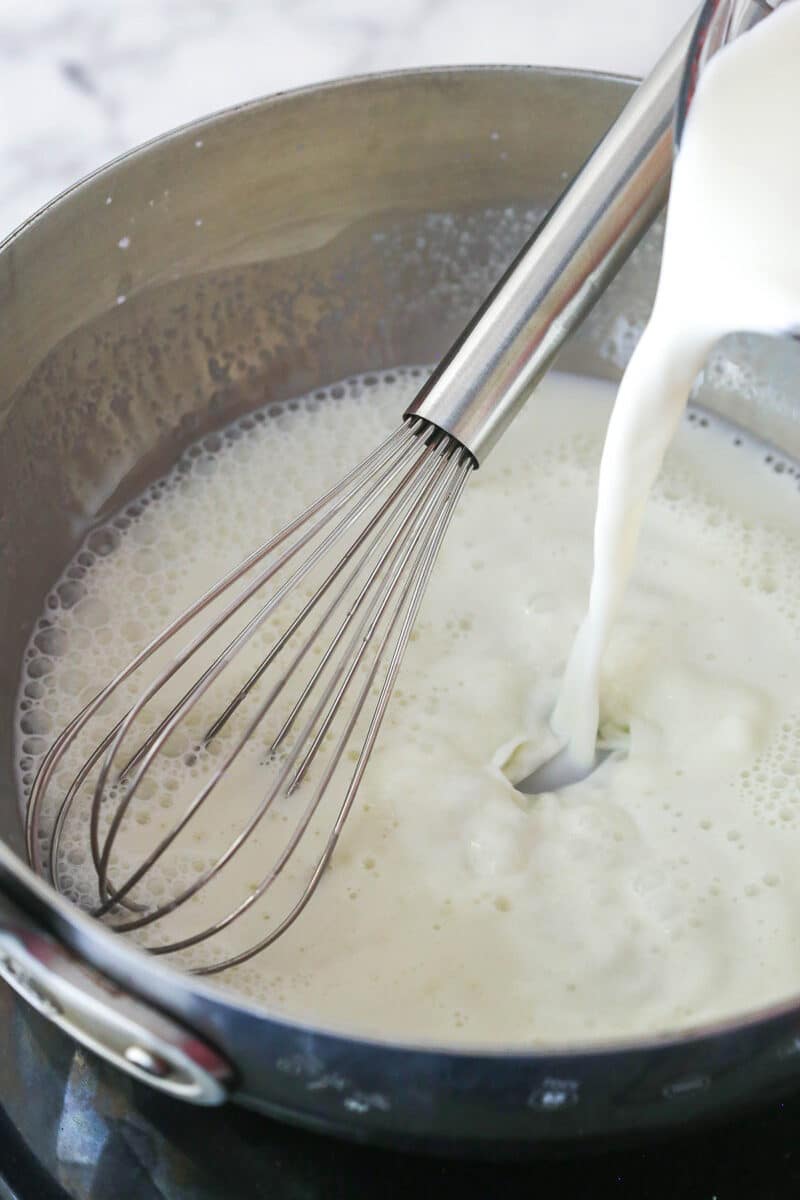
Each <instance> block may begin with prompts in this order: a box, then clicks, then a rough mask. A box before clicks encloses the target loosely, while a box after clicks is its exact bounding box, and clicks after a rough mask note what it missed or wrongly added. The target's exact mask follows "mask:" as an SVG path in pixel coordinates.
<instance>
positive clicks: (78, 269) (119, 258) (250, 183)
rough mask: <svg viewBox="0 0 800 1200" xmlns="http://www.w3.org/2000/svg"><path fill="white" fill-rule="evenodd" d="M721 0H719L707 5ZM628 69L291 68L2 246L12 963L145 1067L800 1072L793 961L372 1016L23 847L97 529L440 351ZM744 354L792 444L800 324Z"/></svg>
mask: <svg viewBox="0 0 800 1200" xmlns="http://www.w3.org/2000/svg"><path fill="white" fill-rule="evenodd" d="M722 7H723V5H722V4H721V3H720V0H714V2H712V3H710V4H709V5H707V6H706V19H708V18H710V17H713V16H714V14H715V13H718V11H719V10H721V9H722ZM753 7H758V6H753V5H749V6H748V9H749V8H753ZM705 28H706V29H707V28H708V23H706V26H705ZM687 45H688V35H687ZM530 54H531V57H534V58H535V56H536V46H535V45H533V46H531V47H530ZM676 62H677V60H676V61H673V62H672V63H671V66H669V70H668V72H667V74H665V75H664V76H663V77H662V84H661V87H662V90H661V92H660V93H659V94H660V97H661V101H660V102H661V104H662V108H661V110H660V111H659V112H657V113H656V114H655V116H656V117H657V120H656V121H655V123H654V125H653V129H652V133H653V137H652V138H651V141H650V142H649V143H648V145H649V149H648V154H649V155H651V157H650V159H649V162H650V166H651V175H650V177H649V183H648V185H647V189H646V196H647V199H646V203H644V204H643V207H642V224H644V223H645V221H646V220H649V219H650V218H651V217H652V216H653V215H654V213H655V211H656V209H657V207H658V205H659V204H660V202H661V201H662V200H663V196H664V192H665V186H666V177H667V174H668V169H669V161H670V154H671V134H670V128H671V126H670V115H671V109H672V106H673V104H674V100H675V96H676V95H677V88H678V82H679V78H678V72H677V66H676ZM668 65H669V64H668ZM670 88H671V89H672V90H671V91H670ZM631 91H632V85H631V84H630V83H629V82H627V81H624V80H619V79H612V78H609V77H601V76H597V75H589V74H578V73H574V72H562V71H544V70H535V69H531V70H527V69H489V68H480V69H478V68H476V69H463V70H462V69H458V70H442V71H423V72H412V73H404V74H395V75H384V76H377V77H373V78H367V79H362V80H355V81H350V82H344V83H339V84H333V85H329V86H325V87H318V88H311V89H308V90H305V91H301V92H296V93H293V94H291V95H286V96H278V97H275V98H273V99H269V100H265V101H262V102H258V103H255V104H252V105H247V106H244V107H242V108H238V109H234V110H232V111H229V112H226V113H222V114H221V115H219V116H216V117H212V118H210V119H208V120H205V121H200V122H197V123H196V124H193V125H192V126H189V127H187V128H185V129H182V130H179V131H177V132H176V133H173V134H170V135H168V136H167V137H164V138H162V139H159V140H158V141H156V142H153V143H151V144H150V145H148V146H146V147H144V148H142V149H140V150H138V151H135V152H134V153H132V154H130V155H127V156H126V157H124V158H122V159H120V160H119V161H118V162H116V163H113V164H111V165H110V166H108V167H106V168H105V169H103V170H102V171H100V172H98V173H97V174H95V175H93V176H92V177H91V178H89V179H88V180H86V181H84V182H83V183H81V184H79V185H78V186H77V187H75V188H73V189H72V190H71V191H70V192H68V193H67V194H66V195H65V196H63V197H62V198H60V199H59V200H57V201H55V202H54V203H53V204H51V205H50V206H49V207H47V208H46V209H45V210H44V211H43V212H41V213H40V214H39V215H38V216H37V217H36V218H34V219H33V220H32V221H31V222H29V223H28V224H27V225H26V226H24V227H23V228H22V229H21V230H19V231H18V232H17V233H16V234H15V235H14V236H13V237H12V238H10V239H9V240H8V241H7V242H6V243H5V244H4V245H3V247H2V248H1V249H0V363H1V364H2V375H1V376H0V630H2V639H3V640H2V654H0V728H1V729H2V753H0V836H2V839H3V840H2V843H0V973H2V975H3V976H4V977H5V979H6V980H7V981H8V982H9V983H10V984H11V986H12V987H14V988H15V989H16V990H17V991H18V992H19V993H20V995H22V996H23V997H24V998H25V999H26V1000H27V1001H29V1002H30V1004H31V1005H33V1007H34V1008H37V1009H38V1010H39V1011H40V1012H42V1013H44V1014H45V1015H46V1016H48V1017H49V1018H51V1019H52V1020H53V1021H55V1022H56V1023H58V1024H60V1025H61V1026H62V1027H63V1028H64V1029H66V1030H67V1031H68V1032H69V1033H70V1034H71V1035H72V1036H74V1037H75V1038H76V1039H78V1040H79V1041H81V1042H83V1043H84V1044H85V1045H87V1046H88V1047H90V1048H91V1049H93V1050H95V1051H96V1052H97V1053H99V1054H101V1055H102V1056H104V1057H105V1058H107V1059H109V1060H110V1061H112V1062H114V1063H116V1064H117V1065H118V1066H119V1067H121V1068H122V1069H124V1070H127V1071H128V1072H129V1073H131V1074H133V1075H135V1076H136V1077H137V1078H139V1079H142V1080H145V1081H148V1082H150V1083H152V1084H153V1085H155V1086H156V1087H160V1088H162V1089H164V1090H166V1091H168V1092H170V1093H172V1094H173V1095H176V1096H181V1097H184V1098H185V1099H186V1100H187V1101H194V1102H197V1103H204V1104H214V1103H218V1102H221V1101H223V1100H225V1099H226V1098H230V1099H232V1100H235V1101H238V1102H240V1103H242V1104H244V1105H248V1106H251V1107H253V1108H257V1109H260V1110H263V1111H265V1112H269V1113H272V1114H276V1115H279V1116H285V1117H287V1118H290V1119H292V1120H297V1121H300V1122H303V1123H305V1124H307V1125H309V1126H312V1127H316V1128H324V1129H328V1130H332V1131H337V1132H340V1133H342V1134H345V1135H347V1136H351V1137H354V1138H357V1139H363V1140H374V1141H379V1142H387V1143H389V1142H391V1143H394V1144H409V1145H411V1144H415V1145H428V1146H431V1147H440V1148H451V1149H452V1148H458V1147H460V1146H461V1145H463V1144H466V1143H469V1144H470V1146H471V1148H472V1149H473V1150H475V1149H476V1148H477V1149H480V1148H481V1147H486V1148H489V1147H491V1149H492V1151H493V1152H496V1151H497V1150H498V1149H503V1148H505V1149H509V1150H511V1149H514V1148H515V1147H519V1146H523V1145H524V1146H526V1147H531V1146H533V1147H540V1148H547V1147H552V1146H558V1145H563V1144H566V1143H568V1142H570V1141H572V1140H574V1139H578V1138H580V1139H583V1140H591V1139H593V1138H596V1139H603V1138H607V1137H609V1136H613V1135H615V1134H623V1133H624V1134H626V1135H627V1134H630V1133H633V1132H646V1131H649V1130H653V1129H655V1128H668V1127H671V1126H674V1125H682V1124H684V1123H685V1122H686V1121H691V1120H694V1119H698V1118H700V1117H702V1116H704V1115H706V1114H708V1113H710V1112H712V1111H713V1112H716V1113H719V1112H721V1111H725V1110H729V1109H733V1108H734V1107H735V1106H737V1105H740V1104H742V1103H744V1102H750V1101H752V1100H753V1099H754V1098H755V1097H756V1096H761V1097H765V1096H768V1095H773V1094H777V1093H779V1092H780V1091H781V1090H786V1089H788V1088H790V1087H792V1086H795V1085H796V1084H797V1083H798V1081H800V1062H798V1054H800V980H798V996H797V997H795V998H794V999H793V1000H791V1001H789V1002H787V1003H786V1004H783V1005H781V1006H778V1007H775V1008H773V1009H771V1010H769V1011H763V1012H759V1013H754V1014H751V1015H749V1016H747V1017H746V1018H743V1019H741V1020H737V1021H730V1022H728V1023H726V1024H725V1025H721V1026H718V1027H714V1028H701V1029H698V1030H696V1031H694V1032H693V1033H691V1034H686V1035H683V1036H681V1037H678V1038H665V1039H661V1040H653V1039H650V1040H648V1039H638V1040H631V1041H630V1042H627V1043H617V1044H614V1045H608V1046H604V1047H597V1046H592V1047H580V1046H569V1047H565V1048H564V1049H563V1050H561V1051H548V1052H546V1053H528V1052H525V1053H521V1052H519V1051H518V1050H517V1049H515V1048H514V1047H509V1049H508V1051H507V1052H497V1051H492V1052H486V1053H481V1052H479V1051H475V1052H464V1051H458V1052H456V1051H452V1050H448V1049H442V1048H438V1047H433V1046H410V1045H405V1044H398V1043H391V1042H386V1041H383V1042H377V1041H374V1040H366V1039H359V1038H357V1037H353V1036H349V1035H345V1034H342V1033H339V1032H336V1031H331V1030H325V1029H319V1028H313V1027H310V1026H308V1025H303V1024H300V1023H298V1022H293V1021H290V1020H287V1019H286V1018H284V1017H280V1016H276V1015H274V1014H272V1013H271V1012H270V1009H269V1002H268V998H267V999H266V1000H265V1004H264V1006H263V1007H256V1006H254V1005H253V1004H247V1003H244V1002H240V1001H237V1000H235V999H233V998H232V997H231V996H229V995H226V994H225V993H224V992H223V991H221V990H219V989H218V988H217V987H216V986H214V985H213V984H208V983H203V982H200V981H198V980H196V979H192V978H189V977H187V976H184V975H182V974H180V973H178V972H177V971H175V970H173V969H171V968H169V967H167V966H165V965H164V964H162V963H159V962H158V961H156V960H154V959H152V958H148V957H147V956H145V955H144V954H142V953H141V952H139V951H138V950H136V949H135V947H133V946H132V945H130V944H128V943H127V942H125V941H124V940H122V939H120V938H118V937H115V936H114V935H112V934H111V933H109V932H108V931H107V930H105V929H103V928H102V927H101V926H100V925H99V923H97V922H94V921H92V920H90V919H89V918H88V917H85V916H83V915H82V914H81V913H79V912H77V911H76V910H75V908H73V907H72V906H71V905H70V904H69V903H68V902H67V901H65V900H63V899H61V898H60V897H58V896H57V895H55V894H54V893H53V891H52V890H51V889H50V888H49V887H47V886H46V885H45V884H44V883H43V882H42V881H41V880H39V879H38V878H36V877H35V876H34V874H33V873H32V872H31V870H30V869H29V868H28V867H27V865H26V864H25V861H24V857H23V855H24V846H23V837H22V822H21V818H20V813H19V809H18V801H17V793H16V787H15V783H14V776H13V760H12V746H11V729H12V707H13V705H14V702H15V694H16V687H17V679H18V671H19V663H20V655H21V653H22V651H23V648H24V646H25V644H26V641H27V638H28V636H29V632H30V627H31V622H32V621H33V620H34V618H35V616H36V615H37V614H38V612H39V609H40V603H41V599H42V596H43V594H44V592H45V590H46V589H47V587H48V585H49V584H50V583H51V581H52V580H53V579H54V578H56V577H57V575H58V574H59V573H60V570H61V568H62V566H63V564H64V563H65V562H66V561H67V560H68V559H69V557H70V556H71V555H72V553H73V551H74V548H75V546H76V544H77V543H78V542H79V540H80V539H81V538H82V537H83V536H84V534H85V533H86V531H87V529H89V528H90V527H91V526H92V524H93V523H94V522H97V521H98V520H99V519H101V518H102V516H103V515H104V514H107V513H108V512H110V511H113V510H115V509H117V508H118V507H119V506H120V505H121V504H123V503H124V502H125V500H126V499H127V498H128V497H132V496H134V495H135V494H137V493H138V492H139V491H140V490H141V489H142V487H143V485H144V484H145V483H146V481H147V480H148V479H150V478H152V477H155V476H157V475H158V474H159V473H160V472H162V471H163V469H164V468H165V467H166V465H167V464H168V463H169V462H171V461H172V460H173V459H174V458H175V457H176V455H178V454H179V453H180V451H181V450H182V449H183V448H184V447H185V446H186V445H187V444H188V443H189V442H190V441H192V440H194V439H195V438H196V437H197V436H198V435H199V434H200V433H201V432H202V431H203V430H206V429H211V428H213V427H215V426H219V425H220V424H222V423H224V422H226V421H229V420H230V419H231V418H232V417H233V416H235V415H236V414H239V413H242V412H244V411H246V410H247V409H249V408H253V407H256V406H258V405H261V404H263V403H264V402H265V401H266V400H268V399H274V400H279V399H281V398H286V397H290V396H292V395H297V394H299V393H302V392H304V391H306V390H309V389H311V388H313V387H314V386H315V385H317V384H321V383H329V382H330V381H333V380H336V379H339V378H342V377H345V376H347V375H349V374H352V373H356V372H363V371H365V370H368V369H370V368H372V367H381V366H382V367H387V366H390V365H392V364H401V363H419V362H431V361H434V360H436V359H437V358H438V357H439V356H440V355H441V354H442V353H443V351H444V350H445V349H446V348H447V346H448V345H449V344H450V343H451V342H452V340H453V338H454V337H455V335H456V334H457V333H458V331H459V329H460V328H462V327H463V326H464V324H465V323H466V322H467V320H468V319H469V317H470V315H471V314H472V313H473V312H474V311H475V309H476V308H477V307H478V304H479V303H480V301H481V300H482V299H483V297H484V296H485V295H486V294H487V292H488V291H489V290H490V289H491V287H492V286H493V285H494V284H495V283H496V281H497V279H498V278H499V277H500V276H501V275H502V273H503V271H504V269H505V267H506V266H507V264H508V262H509V261H511V259H512V258H513V257H514V255H515V253H516V252H517V251H518V249H519V247H520V246H521V245H522V244H523V242H524V241H525V239H526V238H527V237H528V236H529V235H530V234H531V232H532V231H533V230H534V229H535V228H536V226H537V224H538V223H539V222H540V221H541V219H542V217H543V216H544V215H545V214H546V213H547V212H548V211H549V210H550V208H551V206H552V205H553V203H554V201H555V200H556V199H557V197H558V196H559V194H560V193H561V191H562V190H563V188H564V185H565V181H566V180H567V179H569V178H570V177H571V176H572V175H573V174H574V173H575V171H576V170H577V168H578V167H579V166H580V165H581V164H582V163H583V162H584V161H585V160H586V158H587V156H588V155H589V154H590V152H591V151H592V149H593V147H594V146H595V145H596V144H597V142H598V141H599V139H600V138H601V137H602V135H603V134H604V132H605V131H606V130H607V129H608V127H609V126H610V125H611V124H612V122H613V121H614V119H615V118H616V117H617V115H618V113H619V112H620V110H621V109H622V108H623V106H624V105H625V103H626V102H627V101H628V99H629V97H630V95H631ZM643 194H644V193H643ZM123 235H125V236H127V237H129V238H130V246H129V248H128V249H127V250H126V251H125V252H124V253H123V252H121V251H120V249H119V247H118V242H119V240H120V238H121V237H122V236H123ZM658 251H659V243H658V233H657V232H656V233H654V234H652V235H650V236H649V237H648V239H647V240H646V241H645V242H644V243H643V244H642V246H641V247H640V248H639V250H637V252H636V254H635V255H634V258H633V261H632V262H631V263H630V264H629V265H628V266H627V267H625V268H624V269H623V271H622V273H621V275H620V276H619V277H618V278H617V280H616V281H615V283H614V284H613V285H612V287H611V289H610V291H609V292H608V293H607V294H606V295H605V296H604V298H603V299H602V300H601V302H600V304H599V305H598V306H597V308H595V310H594V312H593V314H592V316H591V317H590V318H589V320H588V321H587V323H586V324H585V325H584V327H583V330H582V332H581V334H580V335H579V336H578V337H577V338H575V339H574V340H573V341H572V342H571V343H570V344H569V345H568V346H567V347H566V349H565V350H564V351H563V352H562V359H561V362H562V365H563V366H564V367H565V368H569V369H570V370H573V371H577V372H582V373H584V374H588V375H596V376H601V377H603V378H610V379H616V378H618V377H619V374H620V371H621V368H622V366H623V365H624V359H625V347H626V345H627V343H628V341H629V340H630V338H631V337H632V336H633V335H634V334H635V331H636V329H637V328H639V327H640V325H641V322H642V321H643V319H644V317H645V316H646V313H647V310H648V306H649V303H650V300H651V297H652V290H653V286H654V282H655V275H656V270H657V264H658ZM615 265H617V264H615ZM585 278H586V279H587V280H588V281H589V284H590V285H591V283H592V279H591V273H588V274H587V275H586V277H585ZM592 298H593V297H592ZM723 353H724V354H726V355H727V356H728V357H729V358H731V357H732V358H733V359H734V360H735V362H736V363H738V364H739V365H741V366H742V369H743V370H745V369H746V371H747V373H748V379H749V381H750V382H749V385H748V388H747V389H746V390H745V391H744V392H742V391H741V390H739V391H737V392H736V393H733V392H730V393H728V392H726V391H725V389H724V387H722V386H721V385H719V386H716V387H715V386H713V379H714V378H715V377H717V376H718V377H719V378H731V377H732V375H733V372H731V371H728V372H724V373H723V372H714V371H711V372H710V373H709V376H708V378H709V381H710V382H709V383H708V384H707V385H706V388H705V392H704V395H703V400H704V402H705V403H708V404H709V405H711V406H712V407H716V408H717V409H719V410H720V411H722V412H723V413H725V414H727V415H728V416H730V417H732V418H733V419H735V420H736V421H737V422H739V423H740V424H741V425H742V426H744V427H746V428H748V429H750V430H751V431H753V432H754V433H756V434H758V435H761V436H765V437H769V438H770V439H771V440H772V441H773V442H774V443H776V444H777V445H778V446H779V447H780V450H781V451H782V452H783V453H784V454H786V455H795V454H798V453H800V412H798V408H797V405H796V403H795V400H794V395H793V389H792V386H791V385H792V378H793V376H796V371H797V368H798V364H799V363H800V351H798V348H797V346H795V345H794V344H790V343H783V342H778V343H767V342H765V341H752V340H751V341H748V340H747V339H739V340H736V341H734V342H731V343H729V344H727V345H726V346H725V347H723ZM759 380H761V381H763V382H764V383H765V384H766V381H768V382H769V386H768V387H766V386H765V387H763V388H760V387H759V386H758V383H759ZM799 519H800V514H799Z"/></svg>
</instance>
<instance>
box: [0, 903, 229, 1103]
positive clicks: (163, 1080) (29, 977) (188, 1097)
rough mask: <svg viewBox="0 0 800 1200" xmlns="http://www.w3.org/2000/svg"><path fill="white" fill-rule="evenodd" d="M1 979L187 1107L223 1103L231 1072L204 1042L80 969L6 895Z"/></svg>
mask: <svg viewBox="0 0 800 1200" xmlns="http://www.w3.org/2000/svg"><path fill="white" fill-rule="evenodd" d="M0 977H2V978H3V979H4V980H5V981H6V983H8V984H9V986H10V987H12V988H13V989H14V991H15V992H16V993H17V994H18V995H19V996H21V997H22V998H23V999H24V1000H26V1001H27V1002H28V1004H30V1005H31V1006H32V1007H33V1008H35V1009H36V1010H37V1011H38V1012H40V1013H42V1015H43V1016H45V1017H47V1018H48V1019H49V1020H50V1021H52V1022H53V1023H54V1024H55V1025H58V1026H59V1028H60V1029H63V1030H64V1032H65V1033H67V1034H69V1035H70V1037H72V1038H74V1039H75V1040H76V1041H77V1042H80V1043H81V1045H83V1046H86V1047H87V1048H88V1049H89V1050H93V1051H94V1052H95V1053H96V1054H98V1055H100V1057H101V1058H104V1059H105V1060H106V1061H107V1062H109V1063H112V1064H113V1065H114V1066H115V1067H118V1068H119V1069H120V1070H122V1071H126V1072H127V1073H128V1074H129V1075H132V1076H133V1077H134V1078H136V1079H139V1080H141V1081H142V1082H144V1083H148V1084H150V1085H151V1086H152V1087H155V1088H157V1089H159V1090H160V1091H162V1092H166V1093H167V1094H169V1095H171V1096H173V1097H174V1098H176V1099H180V1100H185V1101H188V1102H189V1103H192V1104H202V1105H215V1104H221V1103H222V1102H223V1101H224V1100H225V1099H226V1098H227V1096H228V1093H229V1089H230V1086H231V1083H232V1080H233V1071H232V1069H231V1066H230V1064H229V1063H228V1062H227V1061H226V1060H225V1058H224V1057H223V1056H222V1055H221V1054H220V1053H219V1052H218V1051H217V1050H215V1049H214V1048H213V1047H212V1046H210V1045H209V1044H208V1043H207V1042H206V1041H205V1040H204V1039H202V1038H199V1037H198V1036H197V1035H196V1034H195V1033H193V1032H192V1031H191V1030H190V1029H187V1028H186V1027H185V1026H183V1025H181V1024H179V1023H178V1022H177V1021H175V1020H174V1019H173V1018H172V1017H169V1016H166V1015H165V1014H164V1013H162V1012H160V1011H158V1010H157V1009H154V1008H153V1007H152V1005H150V1004H149V1003H147V1002H145V1001H143V1000H141V999H139V998H138V997H136V996H134V995H132V994H131V993H130V992H127V991H125V990H124V989H122V988H120V987H119V985H118V984H116V983H114V982H112V981H111V980H110V979H109V978H108V977H107V976H105V975H103V974H102V973H101V972H99V971H97V970H95V968H94V967H90V966H89V965H88V964H87V963H85V962H83V961H82V960H81V959H80V958H78V957H77V956H76V955H75V954H73V953H72V952H71V951H70V950H68V949H67V948H66V947H65V946H63V945H62V944H61V943H60V942H59V941H57V940H56V939H55V938H54V937H52V936H51V935H50V934H47V933H44V932H42V930H41V929H39V928H38V927H37V926H36V925H35V924H34V922H33V921H32V920H31V919H30V918H29V917H28V916H26V914H25V913H23V912H22V910H21V909H19V908H17V906H16V905H14V904H12V903H11V901H10V900H9V899H8V897H7V896H6V895H4V896H3V905H2V911H0Z"/></svg>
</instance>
